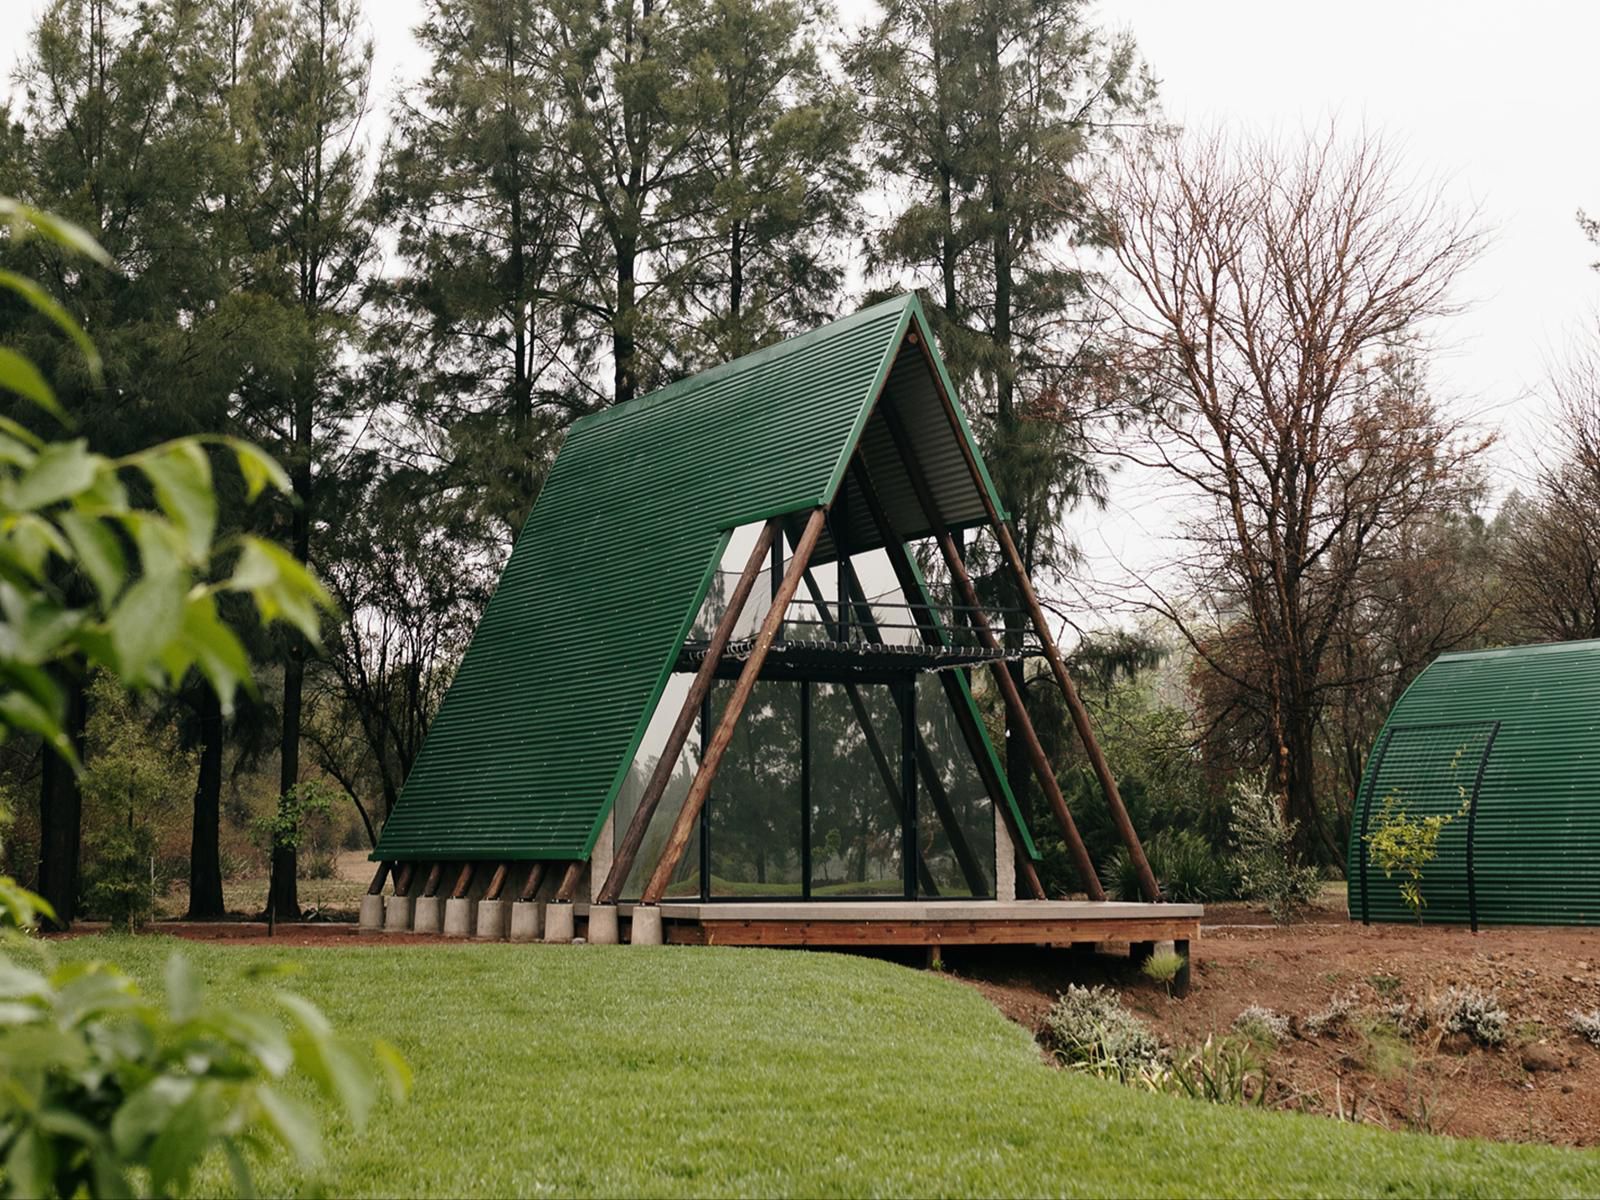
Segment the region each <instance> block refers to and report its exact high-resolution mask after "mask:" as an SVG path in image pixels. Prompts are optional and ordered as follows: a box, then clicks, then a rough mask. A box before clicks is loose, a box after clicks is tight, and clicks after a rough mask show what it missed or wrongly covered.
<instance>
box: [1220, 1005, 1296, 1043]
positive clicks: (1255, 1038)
mask: <svg viewBox="0 0 1600 1200" xmlns="http://www.w3.org/2000/svg"><path fill="white" fill-rule="evenodd" d="M1233 1027H1234V1029H1236V1030H1237V1031H1238V1032H1240V1033H1242V1034H1244V1036H1245V1037H1247V1038H1249V1039H1250V1040H1251V1041H1252V1042H1257V1043H1260V1044H1262V1045H1267V1046H1270V1045H1272V1044H1274V1043H1276V1042H1281V1041H1282V1040H1283V1039H1284V1038H1286V1037H1288V1036H1289V1018H1288V1017H1286V1016H1284V1015H1283V1014H1282V1013H1278V1012H1274V1011H1273V1010H1272V1009H1270V1008H1266V1007H1264V1006H1262V1005H1260V1004H1252V1005H1251V1006H1250V1007H1249V1008H1247V1009H1245V1010H1244V1011H1243V1012H1241V1013H1240V1014H1239V1015H1238V1016H1237V1017H1235V1018H1234V1019H1233Z"/></svg>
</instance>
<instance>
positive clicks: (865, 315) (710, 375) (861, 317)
mask: <svg viewBox="0 0 1600 1200" xmlns="http://www.w3.org/2000/svg"><path fill="white" fill-rule="evenodd" d="M916 298H917V294H916V293H915V292H900V293H899V294H897V295H894V296H891V297H889V298H888V299H887V300H880V301H878V303H876V304H869V305H867V307H866V308H860V309H857V310H856V311H855V312H853V313H851V314H849V315H848V316H844V317H840V318H838V319H837V320H834V321H830V322H828V324H826V325H819V326H817V327H816V328H815V329H808V330H806V331H805V332H804V333H797V334H795V335H793V336H792V337H787V338H784V339H783V340H782V341H777V342H773V343H772V344H771V345H770V346H763V347H761V349H759V350H752V351H751V352H750V353H749V354H741V355H740V356H739V357H738V358H735V359H730V360H729V361H728V362H725V363H718V364H717V365H716V366H714V367H707V368H706V369H705V370H704V371H699V372H697V373H695V374H693V375H687V376H685V377H684V378H682V379H675V380H673V381H672V382H671V383H669V384H666V385H664V386H662V387H658V388H656V389H655V391H653V392H646V393H645V394H644V395H643V396H635V397H634V398H633V399H632V400H624V401H623V402H622V403H621V404H613V405H611V406H609V407H607V408H602V409H600V410H599V411H598V412H592V413H589V414H587V415H585V416H582V417H579V418H578V419H577V420H576V421H574V422H573V423H572V426H571V428H570V429H569V431H568V432H569V433H576V432H577V431H578V430H580V429H583V430H592V429H594V428H596V427H597V426H600V425H605V424H608V423H610V422H611V421H612V420H614V419H619V418H621V417H623V416H631V415H633V414H634V413H637V412H639V411H640V410H641V409H643V408H647V407H650V406H651V404H652V402H661V401H667V400H678V399H681V398H682V397H683V396H684V395H685V394H686V393H690V392H697V391H699V390H700V389H701V388H702V387H704V386H707V385H709V384H712V383H716V382H718V381H719V380H722V379H727V378H732V377H733V376H736V375H742V374H743V373H744V372H745V371H748V370H751V369H753V368H756V367H761V366H765V365H766V364H768V363H770V362H771V361H772V360H773V359H776V358H783V357H786V356H787V355H789V354H790V353H793V352H795V351H798V350H803V349H805V348H806V347H808V346H810V345H813V344H814V343H816V342H820V341H824V340H826V339H827V338H828V337H830V336H833V335H836V334H839V333H843V332H844V331H845V330H847V329H851V328H854V327H855V326H857V325H860V324H864V323H866V322H867V321H869V320H873V319H876V318H877V317H879V316H882V315H884V314H887V313H889V312H899V311H902V310H903V309H905V308H906V306H907V305H910V304H915V303H916Z"/></svg>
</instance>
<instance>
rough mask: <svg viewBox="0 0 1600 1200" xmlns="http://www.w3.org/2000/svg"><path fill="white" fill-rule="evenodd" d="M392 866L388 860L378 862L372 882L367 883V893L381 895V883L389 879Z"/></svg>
mask: <svg viewBox="0 0 1600 1200" xmlns="http://www.w3.org/2000/svg"><path fill="white" fill-rule="evenodd" d="M393 866H394V864H393V863H390V862H380V863H379V864H378V870H377V872H376V873H375V874H374V875H373V876H372V882H371V883H370V884H368V885H367V895H369V896H381V895H383V885H384V884H385V883H387V882H388V881H389V871H390V869H391V868H392V867H393Z"/></svg>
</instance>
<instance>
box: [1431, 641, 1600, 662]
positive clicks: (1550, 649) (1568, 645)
mask: <svg viewBox="0 0 1600 1200" xmlns="http://www.w3.org/2000/svg"><path fill="white" fill-rule="evenodd" d="M1581 650H1600V638H1578V639H1575V640H1573V641H1567V642H1526V643H1523V644H1521V645H1517V646H1485V647H1483V648H1482V649H1478V650H1446V651H1445V652H1444V653H1442V654H1440V655H1439V657H1440V658H1441V659H1444V658H1458V659H1459V658H1498V657H1509V656H1511V655H1517V654H1572V653H1576V652H1578V651H1581Z"/></svg>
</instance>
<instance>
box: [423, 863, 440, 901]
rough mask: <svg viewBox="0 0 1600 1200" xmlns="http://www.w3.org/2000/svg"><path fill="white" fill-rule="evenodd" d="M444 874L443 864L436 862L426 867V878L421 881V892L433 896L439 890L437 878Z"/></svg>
mask: <svg viewBox="0 0 1600 1200" xmlns="http://www.w3.org/2000/svg"><path fill="white" fill-rule="evenodd" d="M443 874H444V864H443V863H441V862H436V863H434V864H433V866H431V867H429V868H428V878H427V879H425V880H424V881H423V884H422V894H423V895H424V896H430V897H431V896H433V895H434V894H436V893H437V892H438V890H439V878H440V876H442V875H443Z"/></svg>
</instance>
